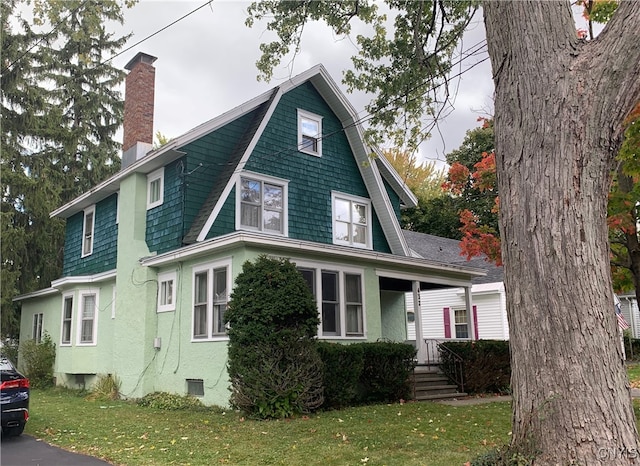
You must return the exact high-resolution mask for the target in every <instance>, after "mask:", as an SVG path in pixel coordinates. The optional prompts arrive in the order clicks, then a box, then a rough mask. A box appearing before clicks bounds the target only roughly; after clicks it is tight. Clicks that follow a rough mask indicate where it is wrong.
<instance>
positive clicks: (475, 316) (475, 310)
mask: <svg viewBox="0 0 640 466" xmlns="http://www.w3.org/2000/svg"><path fill="white" fill-rule="evenodd" d="M471 313H472V314H473V332H474V333H475V334H476V340H479V339H480V336H479V335H478V308H477V307H476V306H472V307H471Z"/></svg>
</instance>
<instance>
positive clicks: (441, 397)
mask: <svg viewBox="0 0 640 466" xmlns="http://www.w3.org/2000/svg"><path fill="white" fill-rule="evenodd" d="M465 396H467V394H466V393H458V392H456V393H439V394H420V395H416V397H415V400H416V401H435V400H450V399H453V398H462V397H465Z"/></svg>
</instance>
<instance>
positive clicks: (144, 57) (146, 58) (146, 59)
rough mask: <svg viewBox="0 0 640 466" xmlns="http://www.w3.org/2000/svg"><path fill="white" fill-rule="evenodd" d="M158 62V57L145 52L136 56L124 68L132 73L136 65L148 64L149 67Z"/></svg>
mask: <svg viewBox="0 0 640 466" xmlns="http://www.w3.org/2000/svg"><path fill="white" fill-rule="evenodd" d="M156 60H157V57H154V56H153V55H149V54H147V53H144V52H138V53H137V54H136V56H135V57H133V58H132V59H131V60H129V63H127V64H126V65H125V66H124V69H125V70H129V71H131V70H132V69H133V67H134V66H135V65H136V63H148V64H149V65H151V64H153V62H154V61H156Z"/></svg>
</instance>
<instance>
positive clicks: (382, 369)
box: [360, 342, 416, 403]
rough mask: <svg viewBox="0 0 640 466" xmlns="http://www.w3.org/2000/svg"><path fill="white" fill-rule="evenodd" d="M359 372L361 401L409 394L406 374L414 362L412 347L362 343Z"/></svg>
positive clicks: (408, 382) (386, 399)
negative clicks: (360, 372) (361, 361)
mask: <svg viewBox="0 0 640 466" xmlns="http://www.w3.org/2000/svg"><path fill="white" fill-rule="evenodd" d="M361 346H362V349H363V368H362V374H361V375H360V389H361V390H362V394H361V397H362V401H364V402H367V403H373V402H383V401H389V402H392V401H398V400H401V399H404V400H406V399H408V398H410V397H411V383H410V381H409V376H410V374H411V372H413V369H414V368H415V366H416V360H415V357H416V349H415V347H414V346H413V345H408V344H405V343H390V342H375V343H362V345H361Z"/></svg>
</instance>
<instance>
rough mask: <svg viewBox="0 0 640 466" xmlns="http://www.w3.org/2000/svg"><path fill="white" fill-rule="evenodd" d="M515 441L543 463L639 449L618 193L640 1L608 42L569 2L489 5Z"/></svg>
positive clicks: (587, 460) (637, 88)
mask: <svg viewBox="0 0 640 466" xmlns="http://www.w3.org/2000/svg"><path fill="white" fill-rule="evenodd" d="M484 16H485V25H486V30H487V43H488V47H489V55H490V57H491V63H492V66H493V74H494V82H495V86H496V95H495V139H496V164H497V170H498V191H499V192H500V229H501V238H502V255H503V261H504V271H505V287H506V293H507V309H508V317H509V327H510V331H511V335H510V340H511V360H512V381H511V382H512V390H513V437H512V447H513V448H514V449H515V450H516V451H520V452H523V453H527V452H529V453H535V455H536V460H535V463H536V464H541V465H552V464H562V465H565V464H581V465H591V464H629V463H633V462H634V461H638V460H639V459H640V454H639V453H638V448H639V445H638V433H637V429H636V424H635V417H634V413H633V407H632V404H631V396H630V390H629V383H628V380H627V376H626V371H625V367H624V361H623V359H622V350H621V346H620V334H619V331H618V327H617V323H616V318H615V314H614V307H613V290H612V286H611V272H610V268H609V248H608V244H607V224H606V216H607V194H608V191H609V185H610V182H611V175H610V173H611V170H612V168H613V162H614V157H615V155H616V153H617V151H618V149H619V147H620V144H621V141H622V122H623V120H624V117H625V116H626V115H627V114H628V113H629V112H630V111H631V109H632V107H633V104H634V103H635V101H636V100H637V96H638V93H639V92H640V47H639V46H638V44H640V4H639V3H638V2H635V3H634V2H622V3H621V4H620V6H619V8H618V11H617V12H616V14H615V16H614V18H613V19H612V20H611V21H610V23H609V24H608V26H607V28H606V29H605V30H604V31H603V32H602V33H601V34H600V37H598V38H597V39H596V40H594V41H591V42H585V41H582V40H578V39H577V35H576V30H575V23H574V20H573V16H572V13H571V8H570V5H569V2H566V3H562V2H555V1H554V2H551V1H549V2H547V1H542V2H541V1H531V2H524V1H503V2H499V1H487V2H485V4H484Z"/></svg>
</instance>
